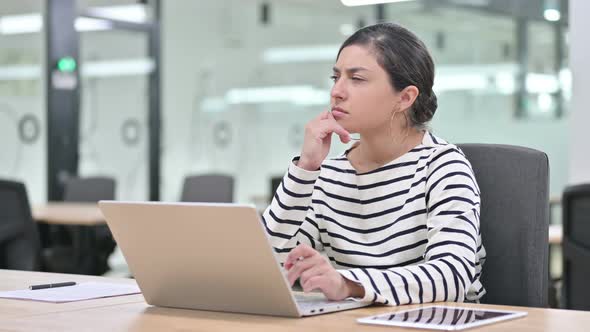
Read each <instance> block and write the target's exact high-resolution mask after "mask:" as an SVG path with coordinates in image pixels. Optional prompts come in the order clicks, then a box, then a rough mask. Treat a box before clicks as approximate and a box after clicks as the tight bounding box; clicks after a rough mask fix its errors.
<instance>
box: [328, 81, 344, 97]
mask: <svg viewBox="0 0 590 332" xmlns="http://www.w3.org/2000/svg"><path fill="white" fill-rule="evenodd" d="M340 82H341V81H336V82H335V83H334V86H332V91H331V92H330V97H332V98H333V99H344V98H345V97H346V94H345V91H344V87H343V85H342V84H341V83H340Z"/></svg>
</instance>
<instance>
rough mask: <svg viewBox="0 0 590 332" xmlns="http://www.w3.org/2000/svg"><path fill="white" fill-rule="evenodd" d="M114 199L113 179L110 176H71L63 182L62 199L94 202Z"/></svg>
mask: <svg viewBox="0 0 590 332" xmlns="http://www.w3.org/2000/svg"><path fill="white" fill-rule="evenodd" d="M102 199H110V200H112V199H115V180H114V179H113V178H110V177H101V176H96V177H85V178H80V177H73V178H69V179H68V180H66V182H65V186H64V201H65V202H81V203H96V202H98V201H100V200H102Z"/></svg>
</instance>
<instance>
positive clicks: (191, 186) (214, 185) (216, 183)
mask: <svg viewBox="0 0 590 332" xmlns="http://www.w3.org/2000/svg"><path fill="white" fill-rule="evenodd" d="M233 197H234V178H233V177H232V176H229V175H221V174H203V175H193V176H187V177H186V178H185V179H184V185H183V186H182V195H181V198H180V200H181V201H183V202H203V203H231V202H233Z"/></svg>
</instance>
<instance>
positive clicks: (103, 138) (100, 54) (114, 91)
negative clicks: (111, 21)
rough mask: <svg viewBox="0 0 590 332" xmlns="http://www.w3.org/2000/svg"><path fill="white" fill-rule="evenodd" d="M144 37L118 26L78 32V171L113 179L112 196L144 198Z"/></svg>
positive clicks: (146, 63) (149, 66) (148, 66)
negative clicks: (80, 81)
mask: <svg viewBox="0 0 590 332" xmlns="http://www.w3.org/2000/svg"><path fill="white" fill-rule="evenodd" d="M147 51H148V37H147V35H146V34H144V33H141V32H130V31H121V30H109V31H95V32H83V33H81V34H80V67H81V77H82V89H81V103H80V105H81V109H80V150H79V151H80V154H79V156H80V157H79V158H80V159H79V171H78V172H79V174H80V175H81V176H97V175H104V176H110V177H113V178H115V180H116V183H117V190H116V191H117V192H116V197H117V198H118V199H122V200H147V199H148V174H147V170H148V138H149V137H148V135H149V133H148V126H147V122H148V121H147V118H148V98H149V94H148V74H149V73H150V72H151V70H152V69H153V67H152V66H153V63H152V62H151V61H150V60H149V59H148V57H147Z"/></svg>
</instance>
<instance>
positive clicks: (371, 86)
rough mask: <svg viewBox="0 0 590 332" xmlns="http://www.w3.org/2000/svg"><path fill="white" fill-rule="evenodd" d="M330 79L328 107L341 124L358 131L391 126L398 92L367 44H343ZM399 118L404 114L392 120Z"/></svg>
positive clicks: (384, 128) (361, 132)
mask: <svg viewBox="0 0 590 332" xmlns="http://www.w3.org/2000/svg"><path fill="white" fill-rule="evenodd" d="M333 79H334V86H333V87H332V92H331V95H330V96H331V98H330V99H331V109H332V114H333V115H334V118H335V119H336V121H338V123H339V124H340V125H341V126H342V127H344V128H345V129H346V130H348V131H349V132H351V133H360V134H361V135H363V134H367V133H376V132H375V130H379V131H381V130H388V129H389V128H391V127H390V126H391V124H390V121H391V117H392V114H393V112H394V111H398V109H396V105H397V102H398V99H399V97H398V93H397V92H396V91H395V89H394V88H393V87H392V85H391V83H390V80H389V77H388V75H387V73H386V72H385V70H384V69H383V68H381V66H380V65H379V64H378V63H377V59H376V58H375V55H374V54H373V52H372V51H371V49H370V48H368V47H366V46H359V45H350V46H347V47H345V48H344V49H343V50H342V52H341V53H340V56H339V57H338V60H337V61H336V64H335V65H334V76H333ZM398 118H403V115H401V114H400V115H397V116H395V118H394V121H395V122H398V121H399V120H400V119H398ZM394 125H395V124H394ZM395 128H397V127H395Z"/></svg>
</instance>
